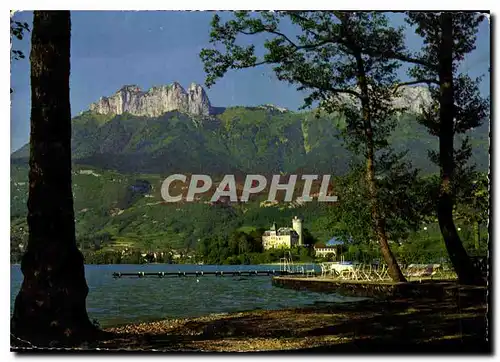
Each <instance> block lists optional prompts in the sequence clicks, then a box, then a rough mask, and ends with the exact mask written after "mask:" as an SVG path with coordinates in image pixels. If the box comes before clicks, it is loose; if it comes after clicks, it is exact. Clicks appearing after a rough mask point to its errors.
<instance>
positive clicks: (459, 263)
mask: <svg viewBox="0 0 500 362" xmlns="http://www.w3.org/2000/svg"><path fill="white" fill-rule="evenodd" d="M452 16H453V15H452V13H450V12H443V13H442V14H441V19H440V21H441V45H440V47H441V49H440V51H439V54H440V57H439V84H440V92H441V93H440V110H439V117H440V131H439V163H440V176H441V185H440V192H439V199H438V208H437V209H438V210H437V214H438V221H439V227H440V229H441V234H442V235H443V239H444V243H445V245H446V249H447V251H448V254H449V256H450V260H451V263H452V264H453V268H454V269H455V272H456V273H457V276H458V280H459V282H460V283H463V284H478V283H482V282H483V279H482V278H481V273H480V271H479V270H478V269H477V268H475V267H474V265H473V264H472V262H471V260H470V258H469V256H468V255H467V252H466V251H465V248H464V247H463V245H462V241H461V240H460V236H459V235H458V232H457V230H456V227H455V223H454V221H453V190H452V180H453V176H454V171H455V160H454V154H453V153H454V146H453V138H454V134H455V132H454V118H455V106H454V92H453V20H452Z"/></svg>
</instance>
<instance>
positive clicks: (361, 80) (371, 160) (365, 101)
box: [356, 54, 406, 282]
mask: <svg viewBox="0 0 500 362" xmlns="http://www.w3.org/2000/svg"><path fill="white" fill-rule="evenodd" d="M356 61H357V64H358V85H359V87H360V89H361V95H362V100H361V107H362V116H363V124H364V130H365V137H366V150H367V151H366V182H367V184H368V190H369V194H370V203H371V214H372V220H373V223H374V226H375V233H376V235H377V239H378V241H379V244H380V251H381V252H382V256H383V258H384V261H385V262H386V264H387V267H388V272H389V275H390V277H391V278H392V280H393V281H395V282H406V278H405V277H404V275H403V273H402V272H401V269H400V267H399V265H398V262H397V260H396V258H395V257H394V254H393V253H392V251H391V248H390V246H389V242H388V240H387V233H386V231H385V219H384V218H383V216H382V214H381V212H380V204H379V200H378V194H377V185H376V180H375V151H374V145H373V128H372V124H371V117H370V108H369V94H368V85H367V82H366V75H365V71H364V65H363V59H362V58H361V55H360V54H358V56H357V57H356Z"/></svg>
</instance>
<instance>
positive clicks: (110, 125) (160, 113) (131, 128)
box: [11, 84, 489, 250]
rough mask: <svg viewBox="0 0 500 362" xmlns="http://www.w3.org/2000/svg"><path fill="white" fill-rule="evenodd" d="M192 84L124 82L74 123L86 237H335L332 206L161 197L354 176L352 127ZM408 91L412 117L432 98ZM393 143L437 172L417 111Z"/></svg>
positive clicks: (21, 237) (477, 138)
mask: <svg viewBox="0 0 500 362" xmlns="http://www.w3.org/2000/svg"><path fill="white" fill-rule="evenodd" d="M154 89H158V90H156V91H155V90H154ZM168 89H170V90H168ZM175 89H177V90H175ZM196 89H199V87H196V86H191V87H190V90H193V91H192V92H183V91H182V90H180V89H178V86H176V85H175V84H174V85H172V86H164V87H159V88H153V90H150V91H148V92H142V91H140V90H138V89H137V88H134V87H130V86H127V87H123V88H122V89H121V90H120V91H119V92H117V95H115V96H111V97H109V98H107V100H104V98H103V99H101V100H100V101H99V102H97V103H95V104H93V105H91V106H90V109H89V110H88V111H85V112H83V113H82V114H80V115H78V116H77V117H75V118H73V120H72V122H73V123H72V126H73V127H72V129H73V139H72V152H73V163H74V167H73V192H74V205H75V220H76V228H77V238H78V240H79V242H80V243H87V242H89V243H92V242H94V241H95V240H103V238H104V239H106V240H108V241H107V243H108V244H106V245H107V248H111V249H113V250H115V249H118V250H120V248H124V247H137V248H142V249H143V250H148V249H155V248H157V247H161V248H163V247H167V246H168V247H172V248H181V247H186V246H190V247H193V246H194V245H196V243H197V240H198V239H200V238H203V237H204V236H206V235H221V233H222V234H227V233H230V232H232V231H234V230H235V229H238V228H244V227H268V226H269V224H270V223H271V222H272V221H276V222H277V223H279V224H281V225H288V223H289V221H290V219H291V218H292V217H293V216H295V215H299V216H302V217H304V218H305V220H306V227H307V228H308V229H309V231H310V232H311V233H312V234H313V235H314V236H315V237H317V238H319V239H320V240H328V238H330V237H331V235H329V234H328V230H327V229H326V228H325V225H326V224H327V223H328V217H327V216H326V213H325V212H326V211H325V210H324V209H322V208H323V207H324V205H318V203H309V204H306V205H304V206H297V205H266V204H265V203H262V202H263V200H262V199H258V200H255V202H254V201H252V202H249V203H248V204H246V205H235V206H231V207H229V208H225V207H219V206H213V205H211V204H210V202H209V201H208V200H202V202H199V203H181V204H178V203H175V204H165V203H164V202H163V200H162V198H161V193H160V189H161V183H162V181H163V180H164V179H165V177H166V176H167V175H169V174H173V173H183V174H187V175H189V174H192V173H201V174H208V175H211V176H212V178H213V179H214V180H215V179H216V178H217V177H219V180H220V176H221V175H224V174H229V173H235V174H237V175H242V174H262V175H266V176H269V175H270V174H280V173H298V174H320V175H321V174H331V175H334V176H337V175H342V174H344V173H346V172H347V171H348V170H349V167H350V162H351V161H352V160H355V159H356V156H355V155H353V154H352V153H350V152H349V151H348V150H347V149H346V147H345V146H344V145H343V141H342V140H341V139H340V138H339V137H338V136H339V129H342V127H345V122H344V120H343V118H342V117H340V116H339V115H335V114H333V115H321V116H319V117H317V116H316V114H315V112H312V111H310V112H293V111H289V110H287V109H284V108H281V107H278V106H274V105H262V106H256V107H227V108H223V107H214V106H212V105H211V104H210V101H209V100H208V97H206V94H205V93H204V91H203V92H201V91H200V90H198V91H195V90H196ZM168 92H170V93H168ZM407 92H408V91H407ZM412 92H413V93H412ZM409 93H410V95H411V94H413V95H414V96H415V97H414V98H411V99H413V100H412V101H409V102H410V103H411V104H408V103H404V101H403V100H402V99H403V98H401V100H398V101H397V102H399V104H401V105H402V106H405V107H407V106H409V105H411V106H413V107H414V110H416V109H418V107H416V105H418V102H420V101H421V100H419V98H421V99H424V101H425V94H424V93H420V90H414V91H409ZM147 94H151V95H147ZM162 94H164V95H165V94H170V95H169V96H166V95H165V96H162ZM174 94H177V96H175V97H174V96H173V95H174ZM186 94H187V96H186ZM148 97H149V98H148ZM162 97H163V98H162ZM169 97H170V98H169ZM176 97H177V98H176ZM194 99H198V100H200V101H196V102H194V101H193V100H194ZM167 100H168V101H167ZM190 100H191V101H190ZM148 102H149V103H148ZM155 102H156V103H155ZM189 102H191V103H189ZM106 107H107V108H106ZM207 107H209V108H207ZM207 110H209V111H207ZM132 112H134V113H135V114H133V113H132ZM488 128H489V124H488V123H487V122H485V123H484V124H483V125H482V126H481V127H478V128H476V129H474V130H471V131H469V132H468V136H469V137H470V140H471V144H472V146H473V154H472V160H471V161H472V162H474V163H476V164H477V166H478V168H479V170H482V171H487V169H488V162H489V160H488V148H489V129H488ZM458 141H459V140H458V138H457V142H456V143H457V144H458ZM390 144H391V145H392V146H393V147H394V148H395V149H396V150H399V151H404V150H408V151H409V152H408V154H407V158H408V159H409V160H411V161H412V163H413V164H414V166H415V167H417V168H419V169H421V170H422V172H423V173H432V172H437V171H438V169H437V167H436V166H435V165H433V164H432V163H431V162H430V161H429V159H428V157H427V151H428V150H429V149H431V150H437V148H438V140H437V138H436V137H434V136H431V135H429V134H428V133H427V131H426V129H425V128H424V127H423V126H421V125H419V124H418V123H417V122H416V121H415V115H414V113H411V112H409V113H407V114H405V115H404V116H402V117H400V118H399V120H398V126H397V128H396V129H395V130H394V132H393V133H392V135H391V137H390ZM28 158H29V147H28V145H25V146H23V147H22V148H21V149H19V150H18V151H16V152H14V153H13V154H12V155H11V161H12V167H11V243H14V244H12V245H14V246H16V245H18V244H19V243H22V242H25V239H26V236H27V234H26V230H27V225H26V213H27V209H26V201H27V194H28V163H27V160H28ZM319 204H321V203H319ZM267 206H269V207H267ZM85 245H86V244H85ZM16 247H17V246H16ZM87 247H89V246H88V245H87V246H85V248H87Z"/></svg>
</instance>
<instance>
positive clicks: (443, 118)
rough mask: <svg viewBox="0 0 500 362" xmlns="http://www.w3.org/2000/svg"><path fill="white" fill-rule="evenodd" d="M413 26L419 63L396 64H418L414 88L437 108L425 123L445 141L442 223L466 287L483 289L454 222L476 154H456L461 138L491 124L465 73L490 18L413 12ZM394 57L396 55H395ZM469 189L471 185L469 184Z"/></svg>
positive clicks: (439, 160) (463, 149)
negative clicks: (424, 89) (424, 90)
mask: <svg viewBox="0 0 500 362" xmlns="http://www.w3.org/2000/svg"><path fill="white" fill-rule="evenodd" d="M407 15H408V23H410V24H411V25H414V26H415V32H416V33H417V34H418V35H420V36H421V37H422V38H423V40H424V46H423V48H422V50H421V51H420V52H419V53H418V54H416V55H415V56H414V57H413V59H410V57H409V56H397V55H396V58H398V59H400V60H403V61H407V62H409V63H412V64H413V65H414V67H413V68H412V69H410V71H409V75H410V76H411V77H412V78H414V80H413V81H412V82H410V83H414V84H416V83H427V84H428V86H429V90H430V92H431V95H432V99H433V103H432V104H431V105H430V107H428V108H427V109H424V112H423V114H422V116H421V117H420V119H419V121H420V122H421V123H422V124H423V125H424V126H426V127H427V129H428V131H429V133H430V134H432V135H435V136H437V137H438V138H439V152H437V153H436V152H430V158H431V160H432V161H433V162H435V163H436V164H437V165H438V166H439V169H440V185H439V191H438V192H437V200H436V201H437V202H436V204H437V205H436V209H437V217H438V221H439V227H440V229H441V234H442V236H443V239H444V243H445V245H446V249H447V250H448V254H449V256H450V260H451V262H452V264H453V268H454V269H455V271H456V273H457V275H458V279H459V281H460V282H461V283H464V284H482V283H484V279H483V278H482V276H481V271H480V270H479V269H478V268H476V267H475V266H474V265H473V263H472V261H471V260H470V258H469V256H468V255H467V251H466V250H465V248H464V246H463V244H462V241H461V239H460V236H459V234H458V232H457V229H456V227H455V222H454V220H453V208H454V205H455V204H456V197H457V194H458V192H459V190H460V189H462V188H464V186H465V187H467V185H464V180H466V179H467V174H470V173H471V169H470V167H468V165H467V161H468V159H469V157H470V156H471V153H472V148H471V147H470V143H469V140H468V139H467V138H465V140H464V141H463V142H462V145H461V146H460V147H459V148H458V149H456V148H455V145H454V142H455V136H456V135H459V134H465V133H466V132H467V131H469V130H470V129H473V128H475V127H478V126H480V125H481V124H482V122H483V120H484V119H486V118H487V117H488V116H489V114H488V108H489V101H488V99H484V98H483V97H481V95H480V92H479V88H478V84H479V79H471V78H470V77H469V76H468V75H467V74H461V73H459V65H460V63H461V62H462V61H463V60H464V58H465V56H466V55H467V54H469V53H470V52H471V51H472V50H474V49H475V48H476V45H475V42H476V34H477V29H478V26H479V24H480V23H481V21H482V20H483V18H484V16H483V15H482V14H479V13H470V12H449V11H448V12H446V11H445V12H440V13H431V12H408V14H407ZM389 56H392V55H389ZM465 183H466V182H465Z"/></svg>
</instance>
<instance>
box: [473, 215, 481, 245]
mask: <svg viewBox="0 0 500 362" xmlns="http://www.w3.org/2000/svg"><path fill="white" fill-rule="evenodd" d="M480 227H481V225H480V224H479V221H477V220H475V221H474V249H476V250H479V243H480V240H481V230H480Z"/></svg>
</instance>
